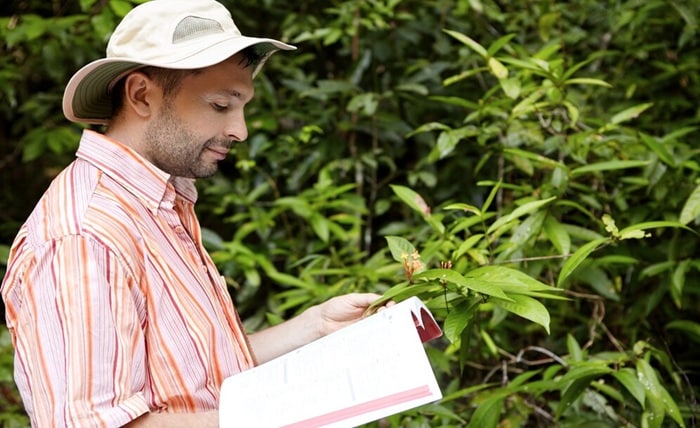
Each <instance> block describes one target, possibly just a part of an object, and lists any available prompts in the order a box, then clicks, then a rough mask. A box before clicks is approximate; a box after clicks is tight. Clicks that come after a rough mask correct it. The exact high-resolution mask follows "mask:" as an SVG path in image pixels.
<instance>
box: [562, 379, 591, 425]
mask: <svg viewBox="0 0 700 428" xmlns="http://www.w3.org/2000/svg"><path fill="white" fill-rule="evenodd" d="M597 377H598V376H597V375H593V376H584V377H581V378H578V379H576V380H574V381H573V382H571V383H570V384H569V385H568V386H567V387H566V388H565V389H564V391H563V392H562V394H561V400H560V401H559V405H558V406H557V410H556V413H555V418H556V419H559V417H561V415H562V414H563V413H564V411H566V410H567V409H568V408H569V407H571V406H572V405H573V404H574V401H576V399H577V398H578V397H579V396H580V395H581V394H582V393H583V391H585V390H586V389H587V388H588V385H590V384H591V381H593V380H594V379H596V378H597Z"/></svg>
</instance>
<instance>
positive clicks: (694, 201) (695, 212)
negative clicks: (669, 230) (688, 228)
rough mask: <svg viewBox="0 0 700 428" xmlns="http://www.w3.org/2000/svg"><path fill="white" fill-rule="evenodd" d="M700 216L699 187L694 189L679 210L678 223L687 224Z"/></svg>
mask: <svg viewBox="0 0 700 428" xmlns="http://www.w3.org/2000/svg"><path fill="white" fill-rule="evenodd" d="M698 216H700V185H698V186H697V187H695V190H693V193H691V194H690V196H689V197H688V200H686V201H685V204H683V209H681V215H680V222H681V223H683V224H688V223H690V222H691V221H693V220H695V219H696V218H698Z"/></svg>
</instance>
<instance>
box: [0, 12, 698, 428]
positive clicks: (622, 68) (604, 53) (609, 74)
mask: <svg viewBox="0 0 700 428" xmlns="http://www.w3.org/2000/svg"><path fill="white" fill-rule="evenodd" d="M136 3H138V2H136V1H128V0H81V1H79V2H78V1H60V0H52V1H38V0H22V1H14V2H12V1H10V2H4V3H3V4H2V5H0V11H1V12H2V14H1V15H2V17H0V34H1V35H2V37H1V38H0V40H2V44H1V45H0V46H1V47H0V49H2V55H0V61H1V62H2V63H1V64H0V176H1V178H0V183H1V185H2V189H0V275H1V274H2V273H3V272H4V271H3V269H4V262H5V261H6V259H7V254H8V251H9V246H10V244H11V242H12V239H13V237H14V235H15V233H16V232H17V229H18V228H19V226H20V225H21V223H22V222H23V221H24V219H25V218H26V216H27V215H28V214H29V212H30V211H31V209H32V207H33V205H34V203H35V202H36V200H37V199H38V198H39V197H40V194H41V193H42V192H43V190H44V189H45V187H46V186H47V184H48V182H49V180H50V179H51V178H52V177H53V176H54V175H55V174H56V173H57V172H58V171H59V170H60V169H61V168H62V167H63V166H65V165H66V164H67V163H68V162H70V160H71V159H72V157H73V152H74V150H75V148H76V146H77V141H78V138H79V134H80V131H81V129H80V128H79V127H78V126H77V125H74V124H69V123H68V122H67V121H66V120H65V119H64V118H63V116H62V113H61V108H60V102H61V96H62V90H63V87H64V85H65V83H66V82H67V80H68V78H69V77H70V75H71V74H72V73H73V72H74V71H75V70H77V69H78V68H79V67H80V66H82V65H83V64H85V63H86V62H88V61H90V60H92V59H95V58H98V57H101V56H102V55H103V52H104V46H105V44H106V40H107V38H108V36H109V34H110V32H111V30H112V29H113V28H114V26H115V24H116V22H117V21H118V20H119V18H120V17H121V16H123V15H124V14H125V13H126V12H127V11H128V10H129V9H130V8H131V7H133V5H134V4H136ZM224 3H225V4H227V5H228V6H229V7H230V9H231V10H232V13H233V16H234V18H235V20H236V22H237V24H238V26H239V27H240V28H241V30H242V31H243V32H244V33H245V34H251V35H265V36H273V37H279V38H281V39H283V40H285V41H288V42H291V43H294V44H296V45H297V46H298V47H299V50H298V51H295V52H293V53H283V54H276V55H275V56H274V57H273V58H272V59H271V60H270V62H269V63H268V64H267V65H266V67H265V69H264V72H263V73H262V74H261V75H260V76H259V77H258V78H257V82H256V85H257V99H256V101H255V102H254V103H252V105H251V106H250V108H249V110H248V120H249V127H250V131H251V132H250V138H249V141H248V142H247V143H246V144H243V145H240V146H237V147H235V148H234V149H233V150H232V155H231V157H230V158H229V159H228V160H227V161H225V162H223V163H222V168H221V173H220V174H218V175H217V176H216V177H214V178H212V179H210V180H203V181H201V182H200V198H201V199H200V200H201V203H200V205H199V213H200V216H201V219H202V224H203V226H204V227H205V228H206V229H207V234H206V236H207V243H206V244H207V246H208V248H210V250H211V252H212V255H213V257H214V258H215V260H216V262H217V264H218V265H219V267H220V269H221V271H222V273H223V274H225V275H226V277H227V278H228V279H229V280H230V285H231V291H232V294H233V296H234V299H235V301H236V302H237V305H238V308H239V311H240V312H241V315H242V317H243V318H244V319H245V320H246V324H247V325H248V327H249V328H250V329H258V328H261V327H263V326H264V325H266V324H269V323H276V322H278V321H279V320H281V319H283V318H286V317H289V316H291V315H293V314H294V313H296V312H298V311H300V310H303V309H304V308H306V307H308V306H309V305H312V304H314V303H317V302H320V301H322V300H325V299H327V298H329V297H331V296H333V295H337V294H341V293H345V292H348V291H353V290H360V291H376V292H380V293H386V295H387V297H391V298H394V299H396V300H400V299H402V298H405V297H407V296H410V295H418V296H420V297H421V298H422V299H423V300H424V301H425V302H426V303H427V304H428V305H429V306H430V307H431V309H432V310H433V312H434V314H435V315H436V317H437V318H438V320H439V321H440V322H441V324H442V325H443V329H444V331H445V335H444V337H443V339H441V340H439V341H436V342H434V343H431V344H430V345H428V346H427V350H428V354H429V356H430V359H431V362H432V363H433V365H434V367H435V370H436V373H437V375H438V377H439V382H440V385H441V387H442V389H443V393H444V395H445V398H444V399H443V400H442V401H441V402H440V403H437V404H435V405H429V406H425V407H423V408H420V409H417V410H415V411H411V412H406V413H405V414H402V415H396V416H394V417H391V418H388V419H387V420H385V421H382V422H381V426H396V427H398V426H405V427H419V426H420V427H422V426H435V427H438V426H442V427H448V426H467V425H469V426H477V427H494V426H497V425H498V426H556V425H558V426H595V427H604V426H610V427H619V426H629V427H660V426H697V424H698V415H699V414H700V413H699V412H700V409H699V408H698V403H697V395H698V391H699V388H698V385H700V374H699V373H700V366H699V365H698V361H700V353H699V352H698V350H697V349H698V342H700V317H699V315H700V309H699V299H698V294H699V293H700V281H699V280H700V250H699V247H700V240H699V238H698V231H700V228H699V227H698V225H699V224H700V165H699V163H698V162H699V161H700V155H699V149H698V144H697V143H696V141H697V138H698V135H700V134H699V132H698V126H699V125H700V110H699V109H698V106H699V105H700V82H699V81H698V79H699V78H698V76H699V74H698V72H699V70H700V42H699V41H698V17H700V2H697V1H695V0H688V1H681V0H677V1H674V0H627V1H625V0H620V1H612V0H605V1H597V0H596V1H593V0H581V1H577V2H558V1H554V0H532V1H491V0H468V1H467V0H465V1H459V0H425V1H418V0H404V1H401V0H364V1H363V0H333V1H325V0H324V1H320V0H319V1H317V0H309V1H305V2H278V1H272V0H258V1H252V0H241V1H225V2H224ZM0 332H1V333H0V409H2V410H0V426H7V427H10V426H25V425H26V424H27V421H26V418H25V417H24V416H23V412H22V408H21V403H20V402H19V399H18V396H17V393H16V391H15V389H14V386H13V383H12V375H11V364H12V355H11V352H12V351H11V343H10V341H9V336H8V335H7V332H6V329H4V328H3V329H2V330H0Z"/></svg>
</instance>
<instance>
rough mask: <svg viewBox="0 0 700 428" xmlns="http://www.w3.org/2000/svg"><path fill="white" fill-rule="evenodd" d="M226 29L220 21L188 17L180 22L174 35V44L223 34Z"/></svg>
mask: <svg viewBox="0 0 700 428" xmlns="http://www.w3.org/2000/svg"><path fill="white" fill-rule="evenodd" d="M223 32H224V29H223V28H222V27H221V24H219V22H218V21H215V20H213V19H208V18H200V17H196V16H188V17H187V18H185V19H183V20H182V21H180V23H178V24H177V27H175V32H174V33H173V43H180V42H184V41H187V40H191V39H195V38H197V37H202V36H208V35H210V34H219V33H223Z"/></svg>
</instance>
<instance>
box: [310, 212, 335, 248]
mask: <svg viewBox="0 0 700 428" xmlns="http://www.w3.org/2000/svg"><path fill="white" fill-rule="evenodd" d="M309 222H310V223H311V228H312V229H313V230H314V232H315V233H316V236H318V237H319V238H321V240H322V241H323V242H328V236H329V230H330V221H329V220H328V219H327V218H326V217H324V216H323V215H321V214H319V213H313V214H311V217H309Z"/></svg>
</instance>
